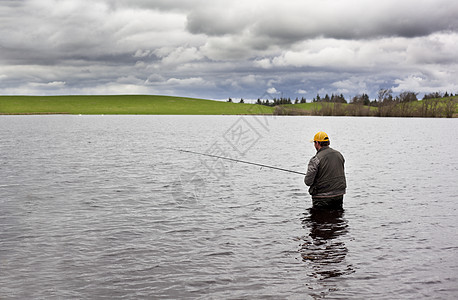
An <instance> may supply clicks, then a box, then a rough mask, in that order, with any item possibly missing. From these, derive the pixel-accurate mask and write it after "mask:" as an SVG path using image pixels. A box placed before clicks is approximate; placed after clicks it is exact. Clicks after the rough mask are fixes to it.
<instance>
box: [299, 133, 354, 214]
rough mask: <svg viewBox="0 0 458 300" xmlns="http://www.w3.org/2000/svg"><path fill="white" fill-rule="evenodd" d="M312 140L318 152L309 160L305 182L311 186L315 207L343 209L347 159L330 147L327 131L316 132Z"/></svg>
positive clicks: (310, 190) (310, 191)
mask: <svg viewBox="0 0 458 300" xmlns="http://www.w3.org/2000/svg"><path fill="white" fill-rule="evenodd" d="M311 142H313V143H314V145H315V149H316V151H317V153H316V155H315V156H314V157H312V158H311V159H310V161H309V164H308V169H307V174H306V175H305V178H304V182H305V184H306V185H307V186H310V188H309V193H310V195H311V196H312V204H313V208H316V209H342V204H343V195H344V194H345V189H346V188H347V184H346V180H345V169H344V164H345V159H344V157H343V156H342V154H340V152H339V151H336V150H334V149H332V148H331V147H329V144H330V141H329V137H328V135H327V134H326V133H325V132H323V131H320V132H318V133H317V134H315V137H314V138H313V140H312V141H311Z"/></svg>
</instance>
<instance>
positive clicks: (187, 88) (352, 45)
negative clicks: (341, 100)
mask: <svg viewBox="0 0 458 300" xmlns="http://www.w3.org/2000/svg"><path fill="white" fill-rule="evenodd" d="M456 15H458V2H456V1H453V0H436V1H433V0H430V1H428V0H424V1H412V0H405V1H394V0H385V1H381V2H375V1H366V0H340V1H337V0H321V1H314V0H306V1H304V0H289V1H277V0H271V1H269V0H252V1H244V0H243V1H242V0H233V1H228V0H214V1H203V0H198V1H196V0H195V1H189V0H155V1H147V0H130V1H127V0H111V1H109V0H59V1H58V0H27V1H1V2H0V23H1V24H2V26H1V27H0V92H1V93H4V94H8V93H9V94H27V93H29V94H59V93H60V94H69V93H76V94H79V93H83V94H84V93H99V94H101V93H151V94H154V93H157V94H173V95H182V96H194V97H207V98H217V99H218V98H227V97H230V96H234V97H235V96H236V97H244V98H254V99H255V98H257V97H259V96H260V95H262V94H263V93H264V92H265V91H266V90H270V91H271V92H273V93H278V94H281V93H283V94H285V95H286V94H287V95H288V96H291V97H295V96H297V95H298V96H301V95H306V96H307V97H308V98H310V97H311V96H315V95H316V93H317V92H325V91H326V92H329V93H333V92H334V93H337V92H339V93H340V92H342V93H345V94H346V95H347V96H352V94H356V93H361V92H368V93H372V94H375V93H376V91H377V89H378V88H380V87H383V88H385V87H392V88H393V89H394V90H396V91H402V90H406V89H418V90H417V91H419V92H429V91H436V90H442V91H444V90H449V91H451V90H456V91H457V92H458V82H457V81H458V79H456V78H458V74H457V73H458V71H457V70H458V67H457V64H458V56H457V54H456V50H455V49H457V48H458V33H457V32H458V21H457V18H456Z"/></svg>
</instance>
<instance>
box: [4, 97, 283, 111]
mask: <svg viewBox="0 0 458 300" xmlns="http://www.w3.org/2000/svg"><path fill="white" fill-rule="evenodd" d="M273 110H274V109H273V108H272V107H266V106H261V105H255V104H242V103H229V102H222V101H213V100H205V99H194V98H183V97H172V96H148V95H114V96H0V114H60V113H62V114H156V115H238V114H272V113H273Z"/></svg>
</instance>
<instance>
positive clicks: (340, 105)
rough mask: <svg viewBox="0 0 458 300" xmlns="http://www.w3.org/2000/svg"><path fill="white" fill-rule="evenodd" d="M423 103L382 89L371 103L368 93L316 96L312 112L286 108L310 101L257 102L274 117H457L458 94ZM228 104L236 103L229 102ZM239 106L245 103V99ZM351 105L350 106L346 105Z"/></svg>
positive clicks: (432, 95) (412, 96)
mask: <svg viewBox="0 0 458 300" xmlns="http://www.w3.org/2000/svg"><path fill="white" fill-rule="evenodd" d="M422 100H423V101H421V103H418V101H419V99H418V93H416V92H412V91H406V92H402V93H400V94H399V95H397V96H394V95H393V91H392V90H391V89H380V90H379V91H378V93H377V98H376V99H373V100H370V98H369V95H368V94H366V93H363V94H359V95H356V96H354V97H352V98H351V99H348V101H347V99H345V97H344V95H343V94H340V95H334V94H331V95H330V96H329V94H326V95H325V96H324V97H322V96H320V95H319V94H317V96H316V97H314V98H313V100H312V101H311V102H312V103H316V104H320V105H315V106H314V107H313V108H312V110H311V111H306V110H304V109H301V108H299V107H298V108H294V107H292V106H289V107H284V106H281V105H284V104H299V103H307V99H306V98H305V97H302V98H301V99H299V98H296V99H295V100H294V102H293V101H292V100H291V98H285V97H280V98H273V99H271V100H268V99H266V100H261V99H257V101H256V104H259V105H265V106H272V107H275V111H274V114H278V115H306V114H312V115H325V116H346V115H347V116H380V117H448V118H451V117H453V116H454V113H455V109H456V106H457V100H458V93H457V94H455V95H453V93H450V94H449V93H448V92H445V93H441V92H433V93H427V94H425V95H424V96H423V99H422ZM228 102H233V101H232V99H231V98H229V100H228ZM239 103H244V100H243V98H242V99H240V102H239ZM346 104H348V105H346Z"/></svg>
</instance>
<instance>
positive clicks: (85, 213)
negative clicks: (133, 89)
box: [0, 116, 458, 299]
mask: <svg viewBox="0 0 458 300" xmlns="http://www.w3.org/2000/svg"><path fill="white" fill-rule="evenodd" d="M457 129H458V120H457V119H404V118H347V117H340V118H339V117H262V116H258V117H248V116H247V117H241V116H1V117H0V139H1V144H0V228H1V229H0V298H1V299H98V298H106V299H122V298H124V299H137V298H147V299H176V298H203V299H207V298H210V299H258V298H259V299H261V298H262V299H266V298H267V299H268V298H271V299H285V298H287V299H317V298H329V299H400V298H402V299H409V298H410V299H418V298H420V299H454V298H457V297H458V239H457V232H458V222H457V221H458V217H457V216H458V212H457V208H458V204H457V199H458V185H457V183H458V181H457V177H458V176H457V175H458V156H457V150H456V149H458V134H457ZM320 130H324V131H326V132H327V133H328V134H329V136H330V139H331V147H333V148H335V149H337V150H339V151H340V152H342V154H343V155H344V156H345V158H346V174H347V184H348V190H347V195H346V196H345V200H344V211H343V212H331V213H320V214H318V213H314V212H312V211H310V209H309V208H310V206H311V200H310V196H309V195H308V193H307V188H306V186H305V185H304V184H303V176H302V175H298V174H294V173H289V172H283V171H279V170H273V169H269V168H265V167H264V168H261V167H258V166H252V165H247V164H243V163H235V162H231V161H227V160H222V159H218V158H215V157H207V156H202V155H196V154H191V153H186V152H179V151H177V150H176V149H183V150H191V151H197V152H202V153H206V154H211V155H219V156H225V157H231V158H233V159H242V160H246V161H250V162H256V163H261V164H267V165H270V166H275V167H280V168H285V169H289V170H294V171H298V172H305V171H306V167H307V163H308V160H309V159H310V157H311V156H313V155H314V153H315V150H314V148H313V145H312V144H311V143H309V142H308V141H309V139H310V138H312V137H313V135H314V134H315V133H316V132H317V131H320Z"/></svg>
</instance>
